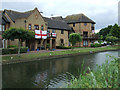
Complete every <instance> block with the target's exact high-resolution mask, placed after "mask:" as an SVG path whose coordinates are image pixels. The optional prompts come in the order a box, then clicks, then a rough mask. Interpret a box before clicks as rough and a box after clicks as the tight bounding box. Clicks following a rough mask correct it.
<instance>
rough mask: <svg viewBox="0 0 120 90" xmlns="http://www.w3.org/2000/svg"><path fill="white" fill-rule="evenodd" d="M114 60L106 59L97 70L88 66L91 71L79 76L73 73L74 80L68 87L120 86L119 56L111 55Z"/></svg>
mask: <svg viewBox="0 0 120 90" xmlns="http://www.w3.org/2000/svg"><path fill="white" fill-rule="evenodd" d="M110 57H111V59H112V61H111V62H110V63H108V61H106V62H105V63H104V64H102V65H101V66H97V70H95V71H93V70H91V69H90V68H89V67H88V70H89V73H87V72H83V73H81V74H80V76H79V78H76V77H74V76H73V75H72V80H71V82H70V84H69V85H68V86H67V88H118V87H119V82H118V78H119V73H118V71H119V68H118V66H119V62H118V59H117V58H114V57H112V56H110Z"/></svg>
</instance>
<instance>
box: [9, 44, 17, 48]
mask: <svg viewBox="0 0 120 90" xmlns="http://www.w3.org/2000/svg"><path fill="white" fill-rule="evenodd" d="M17 47H18V46H16V45H8V48H17Z"/></svg>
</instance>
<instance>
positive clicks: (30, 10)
mask: <svg viewBox="0 0 120 90" xmlns="http://www.w3.org/2000/svg"><path fill="white" fill-rule="evenodd" d="M4 10H6V11H10V12H14V13H19V14H23V13H28V12H32V11H34V10H29V11H24V12H19V11H15V10H8V9H4Z"/></svg>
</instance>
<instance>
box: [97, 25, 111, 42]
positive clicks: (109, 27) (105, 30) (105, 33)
mask: <svg viewBox="0 0 120 90" xmlns="http://www.w3.org/2000/svg"><path fill="white" fill-rule="evenodd" d="M111 28H112V25H109V26H108V27H106V28H103V29H101V30H100V31H99V33H98V35H99V37H100V36H101V35H102V36H103V38H102V40H103V41H104V40H105V38H106V36H107V35H108V34H109V33H110V30H111Z"/></svg>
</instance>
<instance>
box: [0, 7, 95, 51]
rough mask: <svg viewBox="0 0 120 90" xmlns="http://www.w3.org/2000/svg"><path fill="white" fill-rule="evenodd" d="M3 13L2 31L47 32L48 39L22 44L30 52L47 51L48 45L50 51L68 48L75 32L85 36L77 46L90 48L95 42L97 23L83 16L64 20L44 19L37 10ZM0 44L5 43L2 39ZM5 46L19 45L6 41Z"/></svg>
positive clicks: (16, 42)
mask: <svg viewBox="0 0 120 90" xmlns="http://www.w3.org/2000/svg"><path fill="white" fill-rule="evenodd" d="M1 13H3V15H1V16H2V18H1V19H2V20H1V21H2V22H1V23H0V26H1V27H3V28H1V27H0V28H1V31H2V29H4V30H7V29H8V28H10V27H16V28H20V27H21V28H24V29H27V30H32V31H35V30H42V31H47V39H34V40H32V41H31V40H29V41H28V40H27V41H25V42H22V43H21V46H27V47H29V48H30V50H37V49H41V48H42V47H43V48H44V49H46V46H47V45H48V44H49V45H50V49H52V48H56V46H61V45H63V46H66V47H68V46H70V43H69V41H68V38H69V34H70V33H74V32H76V33H78V32H79V33H80V34H81V35H82V36H83V41H82V43H78V44H76V46H81V47H83V46H90V44H91V43H93V42H94V24H95V22H94V21H92V20H91V19H89V18H88V17H87V16H85V15H83V14H78V15H70V16H67V17H66V18H62V17H61V16H60V17H51V18H47V17H43V16H42V15H41V13H40V12H39V10H38V9H37V8H35V9H34V10H31V11H27V12H17V11H13V10H6V9H5V10H4V11H2V12H1ZM3 20H4V21H5V23H4V21H3ZM4 30H3V31H4ZM54 34H55V35H54ZM0 37H1V36H0ZM0 42H3V41H2V38H1V41H0ZM5 42H6V43H5ZM4 45H5V46H4V47H3V48H5V47H7V46H8V45H18V40H17V39H16V40H14V41H10V40H7V41H4ZM2 46H3V44H2V43H1V47H2Z"/></svg>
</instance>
